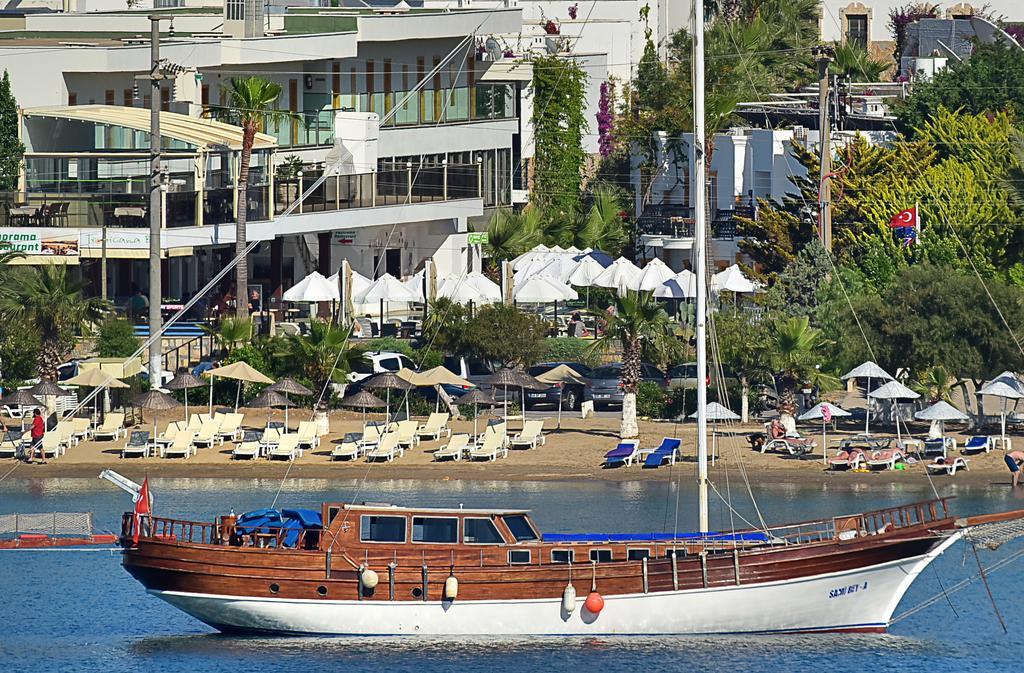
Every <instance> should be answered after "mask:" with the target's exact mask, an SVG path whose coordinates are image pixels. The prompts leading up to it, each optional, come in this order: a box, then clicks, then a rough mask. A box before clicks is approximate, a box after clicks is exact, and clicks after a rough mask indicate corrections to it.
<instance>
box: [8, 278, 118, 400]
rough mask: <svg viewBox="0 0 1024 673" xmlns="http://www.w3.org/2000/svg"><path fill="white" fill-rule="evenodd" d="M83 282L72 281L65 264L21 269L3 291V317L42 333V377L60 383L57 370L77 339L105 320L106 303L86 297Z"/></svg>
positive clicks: (40, 365) (40, 356)
mask: <svg viewBox="0 0 1024 673" xmlns="http://www.w3.org/2000/svg"><path fill="white" fill-rule="evenodd" d="M82 290H83V283H81V282H80V281H77V280H74V279H73V278H71V275H70V274H69V273H68V270H67V267H66V266H65V265H63V264H52V265H46V266H37V267H31V268H25V269H21V270H19V271H18V272H16V273H12V274H11V275H10V277H9V278H8V280H7V282H6V283H5V284H4V285H3V288H2V290H0V317H2V318H3V319H4V320H11V321H14V320H17V321H24V323H26V325H25V326H26V328H28V329H33V330H35V331H36V332H37V333H38V334H39V340H40V349H39V355H38V357H37V365H38V368H39V376H40V377H41V378H44V379H47V380H49V381H56V380H57V367H58V366H59V365H60V364H61V363H62V362H63V361H64V360H65V359H67V357H68V356H69V355H70V354H71V351H72V350H74V345H75V341H74V337H75V334H76V333H77V332H79V331H81V332H87V331H90V330H92V329H93V327H94V326H95V325H96V324H97V323H98V322H99V321H100V320H101V319H102V317H103V314H104V311H105V309H106V307H107V305H106V302H104V301H103V300H101V299H97V298H86V297H85V296H84V294H83V292H82Z"/></svg>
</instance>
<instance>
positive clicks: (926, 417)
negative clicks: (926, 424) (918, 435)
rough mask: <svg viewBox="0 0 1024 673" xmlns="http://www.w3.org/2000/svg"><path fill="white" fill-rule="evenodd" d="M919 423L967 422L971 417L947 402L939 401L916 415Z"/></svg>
mask: <svg viewBox="0 0 1024 673" xmlns="http://www.w3.org/2000/svg"><path fill="white" fill-rule="evenodd" d="M914 418H916V419H917V420H919V421H966V420H969V418H970V417H969V416H968V415H967V414H965V413H964V412H962V411H960V410H959V409H957V408H956V407H954V406H953V405H952V404H950V403H949V402H946V401H945V400H939V401H938V402H936V403H935V404H933V405H931V406H930V407H928V408H926V409H922V410H921V411H918V412H915V413H914Z"/></svg>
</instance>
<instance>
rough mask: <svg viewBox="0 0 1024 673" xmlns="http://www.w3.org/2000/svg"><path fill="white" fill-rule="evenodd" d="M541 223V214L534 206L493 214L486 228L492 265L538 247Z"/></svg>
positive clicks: (502, 209)
mask: <svg viewBox="0 0 1024 673" xmlns="http://www.w3.org/2000/svg"><path fill="white" fill-rule="evenodd" d="M543 219H544V212H543V210H542V209H541V208H540V207H539V206H536V205H534V204H529V205H527V206H526V207H525V208H523V209H522V210H512V209H511V208H498V209H497V210H495V211H494V214H493V215H491V221H490V224H488V225H487V252H488V255H489V256H490V261H491V263H492V264H496V263H497V262H501V261H503V260H509V259H513V258H515V257H518V256H519V255H521V254H523V253H524V252H526V251H527V250H529V249H531V248H533V247H535V246H536V245H537V244H538V243H541V242H542V239H543V234H542V230H543V226H542V224H541V222H542V220H543Z"/></svg>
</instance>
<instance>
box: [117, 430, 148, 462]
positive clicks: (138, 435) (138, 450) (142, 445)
mask: <svg viewBox="0 0 1024 673" xmlns="http://www.w3.org/2000/svg"><path fill="white" fill-rule="evenodd" d="M128 456H137V457H139V458H148V457H149V430H132V432H131V434H130V435H128V441H127V442H125V445H124V448H122V449H121V457H122V458H127V457H128Z"/></svg>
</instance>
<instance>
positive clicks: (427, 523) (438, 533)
mask: <svg viewBox="0 0 1024 673" xmlns="http://www.w3.org/2000/svg"><path fill="white" fill-rule="evenodd" d="M412 541H413V542H439V543H445V544H455V543H456V542H458V541H459V520H458V518H457V517H454V516H453V517H435V516H414V517H413V518H412Z"/></svg>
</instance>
